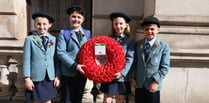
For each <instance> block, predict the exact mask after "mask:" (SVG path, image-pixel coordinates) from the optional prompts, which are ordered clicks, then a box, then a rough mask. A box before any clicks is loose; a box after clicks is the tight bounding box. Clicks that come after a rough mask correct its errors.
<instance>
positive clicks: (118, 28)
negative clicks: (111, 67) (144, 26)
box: [100, 12, 134, 103]
mask: <svg viewBox="0 0 209 103" xmlns="http://www.w3.org/2000/svg"><path fill="white" fill-rule="evenodd" d="M110 19H111V21H112V33H111V34H110V37H112V38H113V39H115V40H116V41H117V42H118V43H120V44H121V46H122V47H123V50H124V53H125V58H126V62H125V66H124V68H123V69H122V70H121V71H120V72H118V73H115V74H114V77H115V79H114V80H113V81H112V82H109V83H102V84H101V87H100V90H101V91H102V92H103V93H104V103H112V98H113V96H115V99H116V102H117V103H123V102H124V95H126V94H128V93H130V92H131V89H130V85H129V81H128V79H127V77H126V75H127V73H128V72H129V70H130V67H131V65H132V62H133V55H134V40H133V39H132V38H131V37H130V27H129V24H128V23H129V22H130V21H131V19H130V17H129V16H127V15H126V14H124V13H121V12H114V13H112V14H111V15H110Z"/></svg>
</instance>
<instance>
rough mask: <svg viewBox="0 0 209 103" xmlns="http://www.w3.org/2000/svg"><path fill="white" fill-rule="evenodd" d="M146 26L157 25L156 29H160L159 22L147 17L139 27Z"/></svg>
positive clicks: (154, 18)
mask: <svg viewBox="0 0 209 103" xmlns="http://www.w3.org/2000/svg"><path fill="white" fill-rule="evenodd" d="M146 24H157V26H158V27H160V21H159V20H158V18H156V17H147V18H145V19H144V20H143V22H142V23H141V26H144V25H146Z"/></svg>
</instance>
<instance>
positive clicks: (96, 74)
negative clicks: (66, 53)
mask: <svg viewBox="0 0 209 103" xmlns="http://www.w3.org/2000/svg"><path fill="white" fill-rule="evenodd" d="M97 43H103V44H105V48H106V57H107V62H106V63H105V64H102V65H100V64H98V63H96V59H95V57H96V56H95V54H94V45H95V44H97ZM78 58H79V59H78V60H79V64H83V65H85V67H83V68H82V69H83V70H84V72H85V74H84V75H85V76H86V77H87V78H88V79H90V80H93V81H94V82H99V83H104V82H110V81H112V80H113V79H114V76H113V75H114V74H115V73H117V72H120V71H121V70H122V69H123V67H124V63H125V54H124V51H123V48H122V47H121V45H120V44H119V43H118V42H117V41H115V40H114V39H112V38H110V37H108V36H97V37H94V38H92V39H90V40H88V41H87V42H86V43H85V44H84V45H83V46H82V47H81V50H80V52H79V57H78Z"/></svg>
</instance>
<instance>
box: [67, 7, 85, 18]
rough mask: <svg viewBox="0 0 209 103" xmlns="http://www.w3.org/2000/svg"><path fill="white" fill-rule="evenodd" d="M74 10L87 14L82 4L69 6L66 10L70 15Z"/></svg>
mask: <svg viewBox="0 0 209 103" xmlns="http://www.w3.org/2000/svg"><path fill="white" fill-rule="evenodd" d="M74 11H76V12H78V13H79V14H81V15H83V16H84V15H85V11H84V9H83V8H82V7H81V6H72V7H69V8H68V9H67V10H66V13H67V14H68V15H71V14H72V13H73V12H74Z"/></svg>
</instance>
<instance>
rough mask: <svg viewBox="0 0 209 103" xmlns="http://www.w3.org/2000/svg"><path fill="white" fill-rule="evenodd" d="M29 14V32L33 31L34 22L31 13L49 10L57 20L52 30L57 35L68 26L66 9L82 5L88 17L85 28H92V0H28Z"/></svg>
mask: <svg viewBox="0 0 209 103" xmlns="http://www.w3.org/2000/svg"><path fill="white" fill-rule="evenodd" d="M26 1H27V16H28V20H27V21H28V32H29V31H33V30H35V29H34V24H33V20H32V19H31V14H33V13H34V12H47V13H49V14H50V15H52V16H54V17H55V19H56V21H55V23H54V24H53V26H52V28H51V29H50V32H51V33H53V34H55V35H57V34H58V33H59V30H60V29H63V28H66V27H68V25H69V24H68V23H69V22H68V18H67V14H66V9H67V8H69V7H71V6H73V5H80V6H81V7H83V8H84V9H85V12H86V17H85V22H84V24H83V27H84V28H87V29H90V30H91V25H92V19H91V18H92V0H26Z"/></svg>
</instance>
